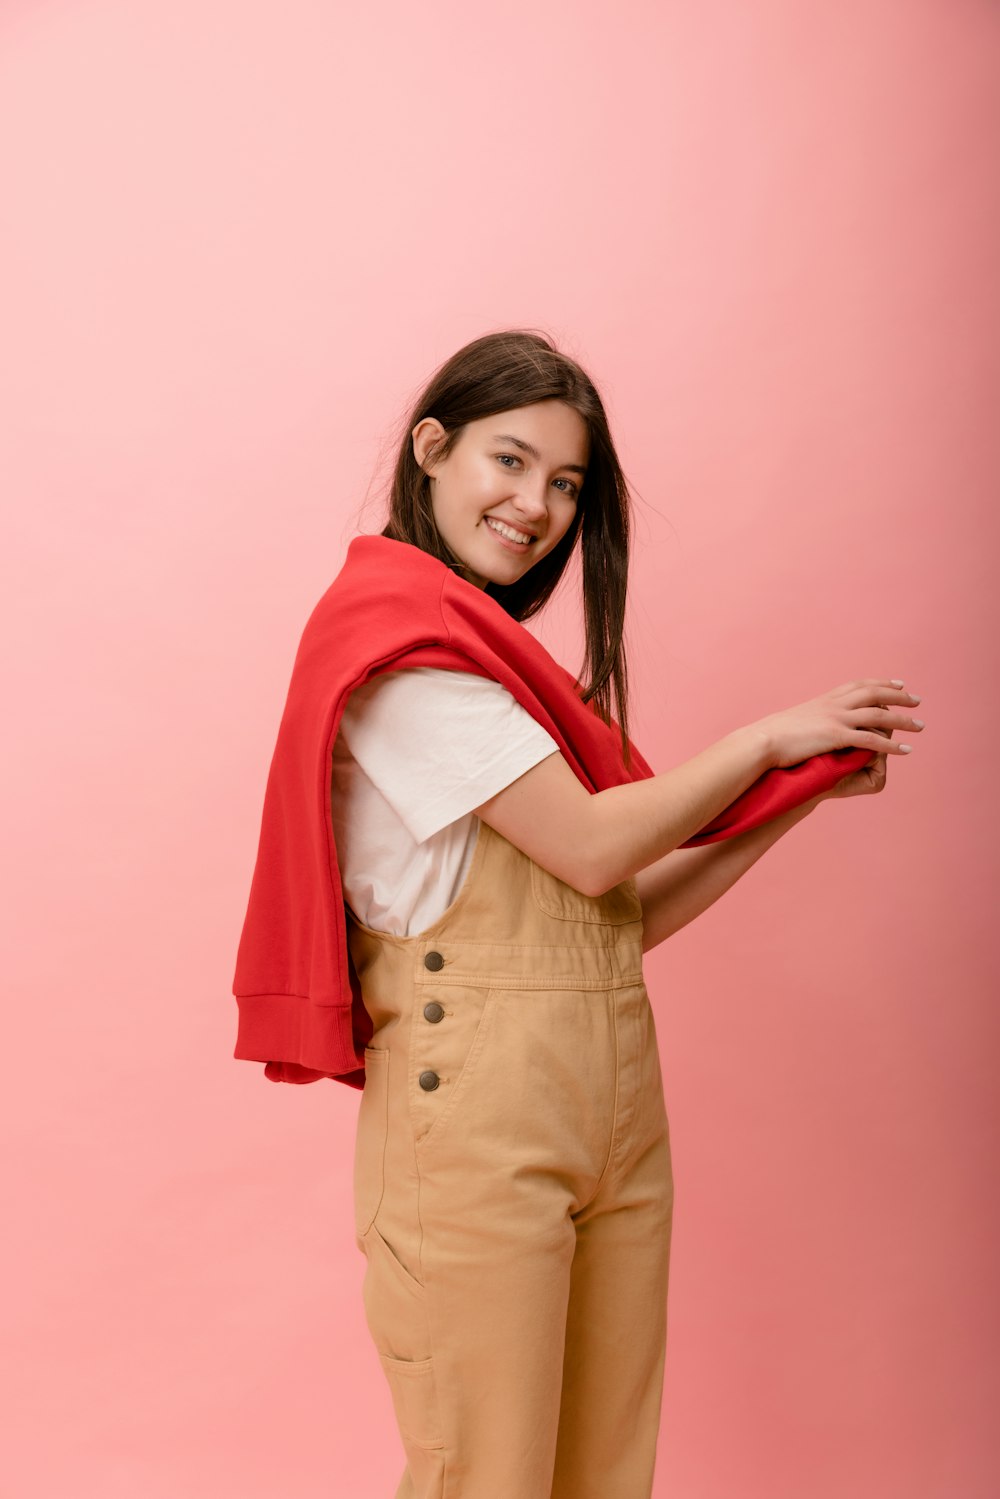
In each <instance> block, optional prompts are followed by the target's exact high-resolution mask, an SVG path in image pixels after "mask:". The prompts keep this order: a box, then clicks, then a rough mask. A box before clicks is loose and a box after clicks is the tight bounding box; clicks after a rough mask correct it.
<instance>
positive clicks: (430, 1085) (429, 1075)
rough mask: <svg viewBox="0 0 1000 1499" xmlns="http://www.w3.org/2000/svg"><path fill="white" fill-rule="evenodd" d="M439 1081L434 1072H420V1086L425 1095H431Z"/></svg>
mask: <svg viewBox="0 0 1000 1499" xmlns="http://www.w3.org/2000/svg"><path fill="white" fill-rule="evenodd" d="M440 1081H441V1079H440V1078H439V1077H438V1075H437V1073H436V1072H422V1073H421V1074H420V1086H421V1088H423V1090H424V1092H425V1093H432V1092H433V1091H434V1089H435V1088H436V1087H437V1085H438V1083H439V1082H440Z"/></svg>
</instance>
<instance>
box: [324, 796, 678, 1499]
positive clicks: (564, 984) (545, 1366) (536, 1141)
mask: <svg viewBox="0 0 1000 1499" xmlns="http://www.w3.org/2000/svg"><path fill="white" fill-rule="evenodd" d="M347 939H348V944H349V947H350V952H351V956H352V959H353V961H354V966H355V969H356V971H357V974H358V977H359V980H360V982H361V990H362V996H363V999H364V1003H365V1008H366V1010H367V1011H368V1013H369V1014H370V1015H371V1018H372V1021H373V1024H374V1027H375V1029H374V1033H373V1035H372V1038H371V1043H370V1045H369V1046H367V1047H366V1048H365V1072H366V1078H365V1087H364V1091H363V1092H362V1094H361V1100H360V1108H359V1114H358V1124H357V1137H356V1145H355V1160H354V1210H355V1229H356V1236H357V1243H358V1247H359V1248H360V1249H361V1251H362V1252H363V1254H364V1255H365V1257H366V1262H367V1263H366V1268H365V1278H364V1304H365V1315H366V1319H367V1323H368V1327H369V1330H370V1332H371V1335H372V1338H373V1340H374V1343H375V1347H376V1349H377V1351H378V1355H379V1359H380V1361H381V1364H382V1367H383V1369H384V1371H385V1375H386V1378H387V1380H388V1382H389V1386H390V1389H391V1391H392V1399H393V1404H394V1408H395V1413H396V1419H397V1423H398V1426H399V1431H400V1434H401V1437H402V1441H403V1446H404V1449H405V1453H406V1458H407V1466H406V1469H405V1471H404V1473H403V1476H402V1478H401V1480H400V1483H399V1487H398V1488H397V1490H396V1496H395V1499H648V1496H649V1495H650V1493H651V1491H652V1482H653V1465H654V1459H655V1451H656V1438H657V1432H658V1429H659V1424H660V1404H661V1397H662V1390H663V1369H664V1356H665V1349H666V1307H667V1278H668V1262H669V1252H670V1233H671V1221H672V1209H673V1175H672V1170H671V1157H670V1135H669V1126H668V1122H667V1114H666V1109H665V1106H664V1099H663V1084H662V1079H661V1074H660V1061H659V1055H658V1052H657V1044H656V1030H655V1026H654V1021H653V1012H652V1008H651V1006H650V1002H649V996H648V994H647V992H646V987H645V984H644V982H643V975H642V908H641V905H640V902H639V898H638V895H637V893H636V889H635V881H634V880H633V879H627V880H624V881H622V883H621V884H619V885H616V886H615V887H614V888H613V889H611V890H609V891H607V893H606V894H604V895H602V896H598V897H593V898H592V897H589V896H586V895H581V894H580V893H579V892H578V891H577V890H575V889H573V888H572V887H571V886H570V885H567V884H564V883H563V882H562V881H561V880H558V879H556V878H555V877H554V876H552V875H551V874H549V873H548V872H547V871H546V870H544V869H542V868H541V866H540V865H538V864H536V863H535V862H534V860H532V859H530V858H529V857H528V856H527V855H526V854H524V853H522V852H521V850H520V849H518V848H516V847H515V846H514V845H513V844H512V843H510V842H509V841H508V840H507V839H506V838H503V837H502V836H501V835H500V834H499V833H497V832H496V831H495V830H494V829H492V828H491V827H490V826H489V824H488V823H485V822H480V825H479V832H478V835H477V841H476V845H475V848H474V850H473V856H472V861H471V864H470V866H469V869H468V872H467V875H466V878H465V881H464V883H463V885H462V887H461V889H460V891H459V893H458V895H457V897H456V898H455V900H454V901H453V902H452V904H451V905H450V906H449V907H448V909H447V911H445V913H444V914H443V915H442V916H441V917H440V918H439V919H438V920H437V921H435V922H434V923H433V925H431V926H429V927H428V928H426V930H425V931H423V932H420V933H419V934H417V935H415V936H410V937H398V936H394V935H392V934H390V933H387V932H379V931H375V930H373V929H372V928H371V927H368V926H365V925H364V924H363V923H361V922H359V921H358V920H357V919H356V918H355V917H354V916H353V913H352V912H351V911H350V909H349V908H348V910H347Z"/></svg>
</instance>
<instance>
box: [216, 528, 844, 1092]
mask: <svg viewBox="0 0 1000 1499" xmlns="http://www.w3.org/2000/svg"><path fill="white" fill-rule="evenodd" d="M404 665H406V666H436V667H443V668H446V669H449V670H454V671H469V672H475V673H476V674H477V675H479V676H488V677H492V678H493V679H494V680H495V681H498V682H501V683H502V684H503V685H504V686H505V687H506V688H507V689H508V691H509V692H510V693H511V694H512V695H513V696H514V697H515V698H516V699H517V701H518V702H519V703H520V704H521V706H522V707H523V708H525V709H526V710H527V711H528V712H529V713H530V714H531V716H532V717H533V718H534V719H536V720H537V721H538V722H539V723H540V724H541V725H542V726H543V728H545V729H547V730H548V732H549V733H550V734H551V735H552V737H553V739H555V741H556V743H557V744H558V745H559V748H560V750H561V751H562V753H563V755H564V756H565V758H566V760H567V761H568V762H569V765H570V766H571V768H572V769H573V771H574V772H575V774H576V775H577V777H578V778H579V780H580V781H581V783H582V784H583V785H584V786H586V788H587V790H588V791H591V792H595V791H602V790H604V789H605V788H606V787H609V786H618V785H622V784H624V783H625V782H627V781H630V780H633V781H634V780H644V779H645V778H646V777H647V776H651V775H652V774H653V771H652V769H651V768H650V766H649V765H648V764H647V762H646V761H645V760H644V759H643V757H642V755H641V754H640V753H639V751H638V750H637V749H636V747H635V745H634V744H632V742H631V740H630V741H629V745H630V751H631V759H632V766H631V771H627V770H626V769H625V766H624V763H623V760H622V754H621V741H620V733H619V730H618V727H617V725H615V726H614V727H609V726H608V725H607V724H605V723H604V722H603V720H602V719H600V718H599V717H598V715H597V712H596V710H595V709H594V707H593V705H592V704H590V703H584V702H582V700H581V698H580V695H579V693H580V688H579V684H578V683H577V682H576V681H575V679H574V678H573V677H572V676H571V675H570V673H569V672H568V671H567V670H566V669H565V667H563V666H560V665H559V663H558V662H557V661H555V660H554V659H553V657H552V656H551V655H550V654H549V652H548V651H547V650H546V649H545V647H544V646H543V645H542V644H541V642H540V641H539V640H537V639H536V638H535V636H533V635H532V634H531V633H530V632H529V631H528V630H527V629H525V627H524V626H523V625H522V624H519V623H518V622H517V621H516V620H514V619H512V618H511V617H510V615H508V614H507V613H506V612H505V611H504V610H503V608H501V606H500V604H498V603H497V601H496V599H493V598H490V597H489V595H488V594H486V593H485V592H484V591H483V590H482V589H479V588H476V587H475V586H474V585H473V584H471V583H469V582H467V581H466V580H465V579H464V578H460V577H459V576H458V575H457V574H455V573H453V572H452V571H451V569H450V568H448V567H446V566H445V565H444V563H443V562H440V561H438V559H437V558H436V557H432V556H431V555H430V554H429V553H428V552H424V551H422V550H421V549H420V548H419V547H415V546H411V545H410V544H409V543H407V542H400V541H392V540H390V539H389V538H388V537H386V536H356V537H355V538H354V539H353V540H352V541H351V543H350V545H349V546H348V549H347V558H346V561H345V562H344V565H343V567H342V568H341V570H340V572H339V573H338V575H337V577H336V578H335V579H334V581H333V583H332V584H331V585H330V587H329V588H328V589H327V591H326V592H325V593H324V594H323V596H322V598H321V599H320V600H319V603H318V604H317V605H316V607H315V608H314V609H313V611H312V614H311V615H310V616H309V619H308V620H307V622H306V626H305V629H304V631H303V634H302V639H301V641H300V643H299V647H298V651H297V653H296V656H295V661H294V664H293V667H292V677H291V683H290V685H289V689H288V696H287V699H286V702H285V708H284V712H283V714H282V717H281V722H280V725H279V728H278V736H277V743H276V745H275V749H274V754H273V757H272V760H271V767H270V771H269V773H268V779H267V786H266V789H265V793H264V807H263V814H262V819H261V830H260V839H259V844H258V850H257V859H256V864H255V867H254V872H253V879H252V882H251V886H250V896H249V902H248V907H247V912H246V917H245V919H244V923H243V931H242V935H241V937H240V942H239V948H238V951H237V956H236V972H235V976H234V979H233V994H234V996H235V998H236V1001H237V1005H238V1029H237V1038H236V1049H235V1051H234V1056H235V1057H236V1058H239V1059H243V1060H247V1061H259V1062H265V1063H266V1064H267V1065H266V1067H265V1076H266V1077H268V1078H270V1079H271V1080H272V1081H275V1082H313V1081H315V1080H316V1079H318V1078H320V1077H331V1078H335V1079H336V1080H337V1081H338V1082H342V1083H347V1084H348V1085H350V1086H351V1087H355V1088H361V1087H363V1086H364V1046H365V1044H366V1043H367V1042H368V1041H369V1040H370V1038H371V1034H372V1024H371V1018H370V1017H369V1015H368V1013H367V1011H366V1010H365V1008H364V1004H363V1002H362V999H361V989H360V985H359V982H358V979H357V975H356V974H355V972H354V967H353V964H352V963H351V960H350V954H349V951H348V947H347V936H346V922H345V916H344V900H343V892H342V889H341V882H340V870H339V866H338V862H337V852H336V848H335V846H334V838H333V824H332V818H331V810H330V787H331V776H332V770H333V762H332V756H333V744H334V740H335V738H336V736H337V731H338V728H339V726H340V720H341V717H342V715H343V711H344V705H345V703H346V701H347V698H348V696H349V695H350V693H351V692H352V691H353V689H354V688H355V687H359V686H360V685H361V684H362V683H363V682H366V681H368V680H369V678H371V677H373V676H377V675H378V674H379V673H380V672H383V671H390V670H396V669H398V668H399V667H401V666H404ZM870 758H871V753H870V752H869V751H867V750H848V751H843V750H839V751H836V752H835V753H834V754H831V755H818V756H815V757H814V758H813V759H811V760H807V761H804V762H803V763H802V765H800V766H793V767H789V768H788V769H784V770H774V771H770V772H768V774H767V775H765V776H762V777H761V778H760V780H758V781H757V782H755V784H754V785H753V786H752V787H750V788H749V789H748V790H747V791H746V792H744V793H743V795H742V796H741V797H739V798H738V799H737V800H736V801H735V802H733V803H732V805H731V806H730V807H728V808H727V809H726V810H725V811H724V812H723V813H722V814H721V815H720V816H719V817H717V818H716V819H715V820H714V821H713V822H712V823H710V824H709V825H708V826H707V827H705V828H703V829H702V830H701V831H700V832H699V833H697V834H696V835H695V836H694V837H692V838H690V839H688V840H687V842H686V843H685V844H683V845H682V847H685V848H687V847H691V846H693V845H695V844H701V843H710V842H714V841H715V840H716V839H719V838H728V837H733V836H734V835H735V834H736V833H740V832H744V831H746V830H747V829H748V828H751V827H756V826H757V825H758V824H759V823H762V822H767V821H769V820H770V819H771V818H773V817H775V816H777V814H778V813H779V812H782V811H784V810H786V808H788V807H792V806H798V805H799V804H800V803H802V802H804V801H807V800H808V799H809V798H810V797H812V796H814V795H816V794H817V793H818V792H819V791H823V790H826V789H827V788H828V787H830V786H832V785H833V784H834V783H835V782H836V781H837V780H839V779H840V778H841V776H843V775H846V774H847V773H848V772H849V771H851V770H854V769H855V768H857V766H859V765H861V764H864V763H866V762H867V760H869V759H870Z"/></svg>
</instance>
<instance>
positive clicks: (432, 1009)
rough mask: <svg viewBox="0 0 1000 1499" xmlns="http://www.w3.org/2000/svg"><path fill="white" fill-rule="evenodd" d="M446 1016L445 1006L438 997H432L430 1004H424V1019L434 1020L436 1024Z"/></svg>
mask: <svg viewBox="0 0 1000 1499" xmlns="http://www.w3.org/2000/svg"><path fill="white" fill-rule="evenodd" d="M443 1017H444V1008H443V1006H441V1005H439V1004H438V1002H437V1000H436V999H432V1000H431V1002H430V1004H429V1005H424V1019H425V1020H433V1021H434V1023H435V1024H437V1022H438V1021H439V1020H441V1019H443Z"/></svg>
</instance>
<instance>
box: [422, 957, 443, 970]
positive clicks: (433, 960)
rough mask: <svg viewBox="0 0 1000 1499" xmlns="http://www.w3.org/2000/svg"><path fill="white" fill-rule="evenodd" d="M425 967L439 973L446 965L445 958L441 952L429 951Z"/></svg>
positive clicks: (425, 959)
mask: <svg viewBox="0 0 1000 1499" xmlns="http://www.w3.org/2000/svg"><path fill="white" fill-rule="evenodd" d="M424 967H425V968H429V969H430V970H431V972H432V973H437V972H438V970H439V969H441V968H443V967H444V958H442V956H441V954H440V953H439V952H429V953H428V954H427V956H426V957H425V958H424Z"/></svg>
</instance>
